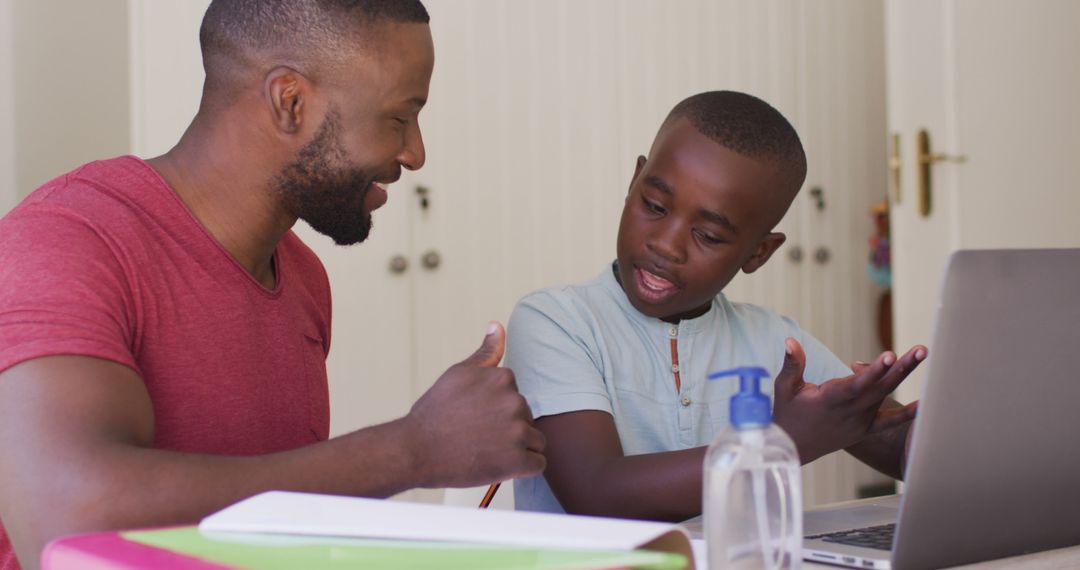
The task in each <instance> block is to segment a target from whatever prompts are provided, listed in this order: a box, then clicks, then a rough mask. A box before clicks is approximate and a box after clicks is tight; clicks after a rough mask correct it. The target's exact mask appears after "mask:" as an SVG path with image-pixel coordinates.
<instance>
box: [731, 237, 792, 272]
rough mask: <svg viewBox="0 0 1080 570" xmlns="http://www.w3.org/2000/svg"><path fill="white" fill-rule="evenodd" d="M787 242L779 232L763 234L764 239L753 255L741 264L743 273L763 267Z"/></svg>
mask: <svg viewBox="0 0 1080 570" xmlns="http://www.w3.org/2000/svg"><path fill="white" fill-rule="evenodd" d="M785 240H787V236H785V235H784V234H782V233H780V232H770V233H767V234H765V237H764V238H762V239H761V242H759V243H758V245H757V249H755V250H754V254H753V255H751V256H750V259H747V260H746V263H743V266H742V270H743V273H753V272H755V271H757V270H758V269H760V268H761V266H762V265H765V262H766V261H768V260H769V258H770V257H772V254H773V253H774V252H775V251H776V250H777V249H779V248H780V246H781V245H783V244H784V241H785Z"/></svg>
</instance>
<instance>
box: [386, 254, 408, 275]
mask: <svg viewBox="0 0 1080 570" xmlns="http://www.w3.org/2000/svg"><path fill="white" fill-rule="evenodd" d="M408 268H409V260H408V259H407V258H406V257H405V256H404V255H401V254H398V255H395V256H394V257H391V258H390V273H395V274H401V273H405V270H406V269H408Z"/></svg>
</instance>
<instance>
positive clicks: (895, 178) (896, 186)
mask: <svg viewBox="0 0 1080 570" xmlns="http://www.w3.org/2000/svg"><path fill="white" fill-rule="evenodd" d="M890 142H891V144H890V145H889V146H890V149H891V150H890V151H889V172H890V173H891V174H892V186H893V195H894V196H895V197H896V198H895V200H896V203H897V204H899V203H900V167H901V165H903V162H901V160H900V135H899V134H897V133H893V134H892V137H891V141H890Z"/></svg>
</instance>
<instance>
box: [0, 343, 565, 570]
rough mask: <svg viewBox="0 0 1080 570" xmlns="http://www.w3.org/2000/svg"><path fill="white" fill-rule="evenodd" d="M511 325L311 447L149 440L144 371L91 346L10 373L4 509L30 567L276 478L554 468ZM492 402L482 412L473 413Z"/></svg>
mask: <svg viewBox="0 0 1080 570" xmlns="http://www.w3.org/2000/svg"><path fill="white" fill-rule="evenodd" d="M502 343H503V332H502V330H501V328H500V329H499V330H497V331H495V332H494V333H493V334H489V335H488V337H486V338H485V344H484V346H483V347H481V349H480V350H479V351H477V353H476V354H474V355H473V356H471V357H470V358H468V359H466V360H465V361H463V362H462V363H459V364H457V365H455V366H453V367H451V368H450V369H449V370H447V372H446V373H445V374H443V376H442V377H440V379H439V380H438V381H437V382H436V383H435V385H434V386H433V387H432V388H431V389H430V390H429V391H428V392H427V393H426V394H425V395H424V396H422V397H421V398H420V399H419V400H418V401H417V402H416V404H415V405H414V406H413V409H412V410H411V411H410V413H409V414H408V415H406V416H405V417H403V418H401V419H398V420H395V421H392V422H388V423H385V424H382V425H378V426H374V427H371V428H366V429H363V430H359V431H357V432H353V433H351V434H348V435H344V436H341V437H338V438H335V439H332V440H329V441H326V442H322V443H318V444H314V445H310V446H306V447H303V448H299V449H295V450H292V451H286V452H281V453H274V454H269V455H262V456H250V457H228V456H212V455H200V454H192V453H179V452H172V451H163V450H157V449H152V448H151V444H152V442H153V425H154V418H153V408H152V405H151V402H150V398H149V395H148V394H147V392H146V388H145V386H144V384H143V382H142V379H141V378H139V376H138V375H137V374H136V373H135V372H134V371H133V370H132V369H131V368H128V367H126V366H122V365H120V364H116V363H113V362H109V361H106V360H101V359H97V358H90V357H80V356H53V357H45V358H38V359H35V360H30V361H27V362H24V363H22V364H19V365H16V366H13V367H11V368H9V369H7V370H6V371H4V372H3V373H0V449H2V450H3V453H4V457H3V461H0V517H2V519H3V521H4V523H5V525H6V526H7V531H8V533H9V535H10V536H11V540H12V543H13V544H14V545H15V548H16V552H17V554H18V556H19V560H20V561H21V562H22V564H23V565H24V567H26V568H36V567H37V565H38V557H39V556H40V554H41V550H42V548H43V547H44V545H45V544H46V542H48V541H49V540H51V539H53V538H55V537H57V536H60V535H64V534H70V533H75V532H87V531H99V530H110V529H123V528H137V527H145V526H160V525H170V524H182V523H194V522H197V521H198V520H199V519H200V518H201V517H203V516H205V515H207V514H209V513H211V512H214V511H216V510H218V509H220V508H223V507H225V506H227V505H229V504H231V503H233V502H236V501H238V500H240V499H243V498H245V497H248V496H251V495H254V494H256V493H259V492H262V491H265V490H270V489H286V490H296V491H309V492H320V493H335V494H348V495H363V496H371V497H385V496H389V495H392V494H394V493H397V492H399V491H403V490H405V489H408V488H412V487H418V486H430V487H440V486H468V485H477V484H482V483H487V482H490V481H497V480H503V479H508V478H512V477H518V476H523V475H528V474H533V473H536V472H538V471H539V470H541V469H542V468H543V465H544V459H543V457H542V455H540V451H542V448H543V436H542V435H541V434H540V432H538V431H537V430H535V429H534V428H532V426H531V425H530V423H531V415H530V413H529V411H528V406H527V405H526V404H525V401H524V399H523V398H522V397H521V396H520V394H518V393H517V390H516V386H515V383H514V379H513V374H512V373H510V371H509V370H507V369H505V368H495V367H494V364H495V363H497V362H498V360H499V358H501V356H502ZM476 410H484V413H476Z"/></svg>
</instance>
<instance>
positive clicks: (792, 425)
mask: <svg viewBox="0 0 1080 570" xmlns="http://www.w3.org/2000/svg"><path fill="white" fill-rule="evenodd" d="M785 343H786V348H787V351H786V352H787V353H786V355H785V357H784V367H783V369H781V370H780V374H779V375H778V376H777V377H776V382H775V384H774V388H773V394H774V398H775V404H774V405H773V419H774V421H776V423H777V425H779V426H780V427H782V428H784V431H786V432H787V433H788V435H790V436H791V438H792V439H793V440H794V441H795V446H796V448H797V449H798V450H799V458H800V460H801V461H802V462H803V463H804V464H805V463H809V462H811V461H813V460H815V459H817V458H818V457H821V456H823V455H825V454H827V453H831V452H833V451H836V450H839V449H844V448H846V447H849V446H851V445H854V444H855V443H858V442H859V441H861V440H862V439H863V438H865V437H866V436H868V435H871V434H876V433H879V432H882V431H885V430H888V429H890V428H893V427H896V426H899V425H902V424H904V423H905V422H908V421H911V420H912V419H913V418H914V417H915V410H916V408H917V406H918V403H917V402H912V403H910V404H908V405H906V406H901V407H896V408H888V409H882V402H884V401H885V398H886V397H887V396H888V395H889V394H890V393H891V392H892V391H893V390H895V389H896V387H897V386H899V385H900V383H901V382H903V381H904V379H905V378H907V376H908V374H910V373H911V371H912V370H914V369H915V367H917V366H918V365H919V363H920V362H922V361H923V360H925V359H926V354H927V350H926V347H925V346H921V345H917V346H915V347H914V348H912V349H911V350H909V351H908V352H907V353H906V354H904V356H902V357H900V358H897V357H896V355H895V354H893V353H892V352H883V353H881V355H879V356H878V357H877V358H876V359H875V360H874V361H873V362H871V363H870V364H864V363H861V362H857V363H856V364H855V366H853V367H852V368H853V369H854V372H855V373H854V374H852V375H851V376H847V377H844V378H834V379H832V380H829V381H827V382H825V383H823V384H821V385H820V386H818V385H815V384H809V383H807V382H806V381H805V380H804V379H803V371H804V370H805V368H806V354H805V353H803V349H802V345H800V344H799V342H798V341H796V340H795V339H792V338H789V339H787V340H786V341H785Z"/></svg>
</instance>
